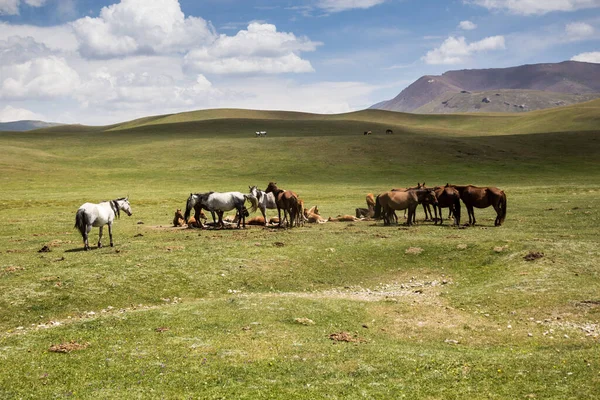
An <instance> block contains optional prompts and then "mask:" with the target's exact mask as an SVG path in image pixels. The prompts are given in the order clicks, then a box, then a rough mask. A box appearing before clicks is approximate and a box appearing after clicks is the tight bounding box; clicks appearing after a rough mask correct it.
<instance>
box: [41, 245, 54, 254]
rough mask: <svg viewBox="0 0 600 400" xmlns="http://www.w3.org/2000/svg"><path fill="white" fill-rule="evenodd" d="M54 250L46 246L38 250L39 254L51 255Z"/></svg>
mask: <svg viewBox="0 0 600 400" xmlns="http://www.w3.org/2000/svg"><path fill="white" fill-rule="evenodd" d="M51 251H52V250H50V247H48V246H44V247H42V248H41V249H39V250H38V253H50V252H51Z"/></svg>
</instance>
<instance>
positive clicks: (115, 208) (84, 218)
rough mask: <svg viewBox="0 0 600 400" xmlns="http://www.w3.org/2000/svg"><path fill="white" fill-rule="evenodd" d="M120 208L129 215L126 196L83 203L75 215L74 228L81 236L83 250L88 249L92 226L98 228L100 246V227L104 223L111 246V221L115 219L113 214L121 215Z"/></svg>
mask: <svg viewBox="0 0 600 400" xmlns="http://www.w3.org/2000/svg"><path fill="white" fill-rule="evenodd" d="M121 210H123V211H125V213H126V214H127V215H129V216H131V214H132V213H131V205H130V204H129V200H128V198H127V197H122V198H120V199H115V200H110V201H103V202H102V203H99V204H94V203H85V204H83V205H82V206H81V207H79V210H77V215H76V216H75V228H77V229H79V232H81V236H82V237H83V246H84V247H83V248H84V249H85V250H89V249H90V245H89V243H88V234H89V233H90V231H91V230H92V227H96V228H100V232H99V234H98V248H101V247H102V228H103V227H104V225H108V234H109V236H110V247H113V246H114V244H113V234H112V223H113V221H114V220H115V215H116V216H117V218H118V217H120V216H121Z"/></svg>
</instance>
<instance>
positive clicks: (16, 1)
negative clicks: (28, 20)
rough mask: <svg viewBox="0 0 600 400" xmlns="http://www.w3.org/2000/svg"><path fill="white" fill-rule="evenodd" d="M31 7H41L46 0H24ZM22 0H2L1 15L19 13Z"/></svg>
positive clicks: (0, 5)
mask: <svg viewBox="0 0 600 400" xmlns="http://www.w3.org/2000/svg"><path fill="white" fill-rule="evenodd" d="M23 3H25V4H27V5H29V6H31V7H41V6H43V5H44V3H46V0H24V1H23ZM20 5H21V0H0V15H18V14H19V7H20Z"/></svg>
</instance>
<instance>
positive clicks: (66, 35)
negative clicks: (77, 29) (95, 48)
mask: <svg viewBox="0 0 600 400" xmlns="http://www.w3.org/2000/svg"><path fill="white" fill-rule="evenodd" d="M0 1H1V0H0ZM12 36H18V37H21V38H28V37H31V38H33V39H34V40H35V41H36V42H38V43H41V44H43V45H45V46H46V47H48V48H49V49H50V50H56V51H75V50H77V46H78V43H77V38H76V37H75V35H74V34H73V30H72V29H71V27H70V26H68V25H59V26H49V27H42V26H33V25H13V24H9V23H6V22H0V40H8V38H10V37H12ZM0 62H2V61H1V60H0Z"/></svg>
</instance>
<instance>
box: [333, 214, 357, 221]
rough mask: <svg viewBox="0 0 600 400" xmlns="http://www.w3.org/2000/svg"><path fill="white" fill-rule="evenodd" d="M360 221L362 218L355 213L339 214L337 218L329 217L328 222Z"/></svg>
mask: <svg viewBox="0 0 600 400" xmlns="http://www.w3.org/2000/svg"><path fill="white" fill-rule="evenodd" d="M354 221H360V218H356V217H355V216H353V215H338V216H337V217H335V218H332V217H329V218H328V219H327V222H354Z"/></svg>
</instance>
